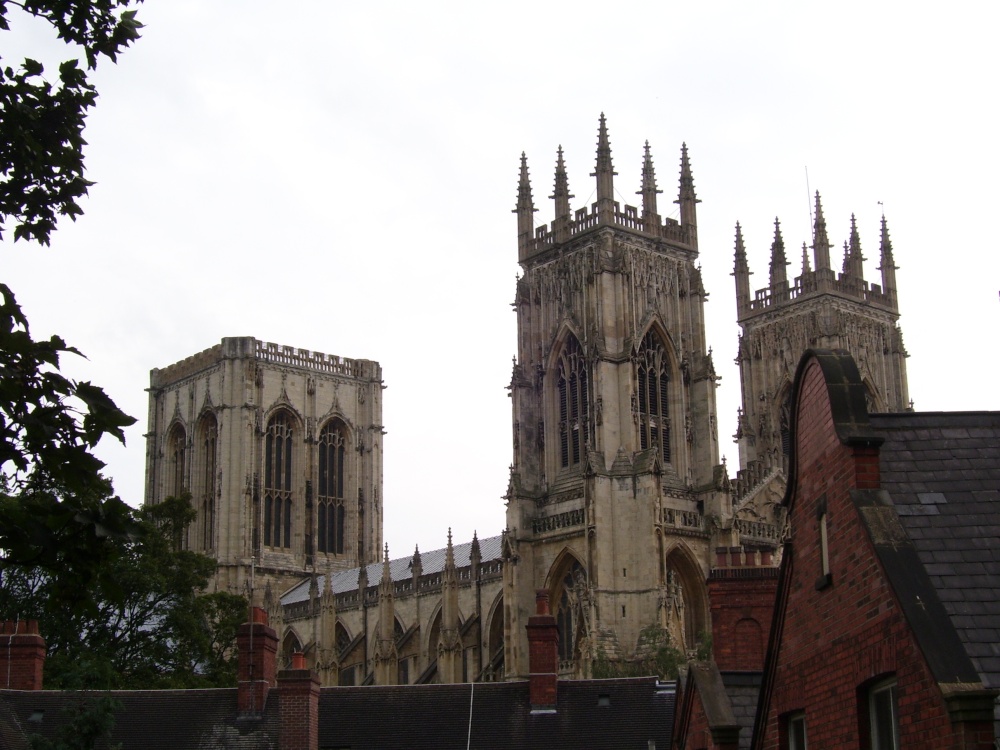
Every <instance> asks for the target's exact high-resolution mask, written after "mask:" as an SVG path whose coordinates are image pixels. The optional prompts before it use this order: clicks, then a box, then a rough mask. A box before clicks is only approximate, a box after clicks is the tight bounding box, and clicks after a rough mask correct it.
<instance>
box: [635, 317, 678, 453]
mask: <svg viewBox="0 0 1000 750" xmlns="http://www.w3.org/2000/svg"><path fill="white" fill-rule="evenodd" d="M635 373H636V390H637V391H638V393H637V403H636V409H637V416H638V422H639V450H647V449H648V448H653V447H655V448H657V450H658V451H659V452H660V455H661V456H662V457H663V460H664V461H665V462H668V463H669V461H670V405H669V401H668V391H669V387H668V386H669V384H670V367H669V362H668V360H667V353H666V351H665V350H664V348H663V343H662V342H661V341H660V337H659V336H657V335H656V334H655V333H654V332H653V331H649V332H648V333H647V334H646V335H645V336H644V337H643V339H642V344H640V345H639V351H638V352H637V353H636V360H635Z"/></svg>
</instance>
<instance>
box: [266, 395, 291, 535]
mask: <svg viewBox="0 0 1000 750" xmlns="http://www.w3.org/2000/svg"><path fill="white" fill-rule="evenodd" d="M293 432H294V422H293V421H292V417H291V415H289V414H288V413H286V412H283V411H279V412H278V413H277V414H275V415H274V416H273V417H271V420H270V421H269V422H268V423H267V433H266V435H265V436H264V544H266V545H268V546H270V547H284V548H290V547H291V546H292V434H293Z"/></svg>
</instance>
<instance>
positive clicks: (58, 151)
mask: <svg viewBox="0 0 1000 750" xmlns="http://www.w3.org/2000/svg"><path fill="white" fill-rule="evenodd" d="M136 2H141V0H23V2H14V0H0V30H2V31H9V30H10V13H9V10H10V7H11V6H14V7H16V8H20V9H21V10H22V11H23V12H25V13H28V14H30V15H33V16H36V17H38V18H41V19H44V20H46V21H48V22H49V23H50V24H51V25H52V27H53V29H54V30H55V31H56V34H57V36H58V38H59V39H61V40H62V41H63V42H65V43H66V44H67V48H68V50H69V51H70V52H71V53H72V52H76V53H77V54H82V57H83V59H82V60H80V59H77V58H73V59H69V60H66V61H65V62H63V63H62V64H61V65H60V66H59V76H58V81H56V82H52V81H49V80H47V79H46V78H45V70H44V68H43V66H42V64H41V63H39V62H38V61H36V60H33V59H30V58H28V59H25V60H23V61H22V62H21V63H20V64H19V65H18V66H17V67H16V68H15V67H13V66H10V65H7V66H3V67H0V111H2V112H3V117H2V118H0V238H2V237H3V231H4V230H5V228H6V225H7V223H8V221H10V220H13V223H14V240H15V241H16V240H18V239H27V240H35V241H37V242H39V243H41V244H43V245H47V244H48V243H49V236H50V235H51V233H52V232H53V231H54V230H55V227H56V222H57V220H58V218H59V217H60V216H68V217H69V218H70V219H74V220H75V219H76V217H77V216H79V215H80V214H82V213H83V209H82V208H80V204H79V202H78V201H79V200H80V198H82V197H83V196H84V195H86V194H87V190H88V188H89V187H90V186H91V185H92V184H93V183H92V182H90V181H89V180H88V179H87V178H86V177H85V176H84V160H83V149H84V146H85V145H86V141H85V140H84V138H83V130H84V127H85V125H86V120H87V113H88V111H89V110H90V108H91V107H93V106H94V104H95V103H96V101H97V89H96V88H95V87H94V85H93V83H92V82H91V81H90V80H89V78H88V77H87V76H88V71H92V70H94V69H96V68H97V63H98V61H99V60H100V59H101V58H102V57H104V58H107V59H109V60H111V61H112V62H114V61H116V60H117V58H118V54H119V53H120V52H121V51H122V50H123V49H124V48H125V47H127V46H128V45H129V44H131V43H132V42H133V41H135V40H136V39H138V38H139V29H140V28H142V24H141V23H139V22H138V21H137V20H136V17H135V11H134V10H130V9H129V6H131V5H135V4H136ZM77 51H78V52H77ZM81 63H82V65H81Z"/></svg>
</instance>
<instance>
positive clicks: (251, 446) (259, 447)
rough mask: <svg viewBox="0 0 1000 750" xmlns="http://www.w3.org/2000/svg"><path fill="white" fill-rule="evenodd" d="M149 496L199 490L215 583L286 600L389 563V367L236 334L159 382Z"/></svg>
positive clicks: (158, 376) (197, 534)
mask: <svg viewBox="0 0 1000 750" xmlns="http://www.w3.org/2000/svg"><path fill="white" fill-rule="evenodd" d="M149 381H150V387H149V423H148V424H149V431H148V432H147V434H146V499H145V502H146V503H147V504H151V503H158V502H160V501H161V500H163V499H164V498H165V497H168V496H170V495H179V494H181V493H184V492H189V493H190V495H191V499H192V503H193V506H194V508H195V510H196V511H197V518H196V519H195V522H194V523H193V524H192V525H191V527H190V528H189V529H188V536H187V539H186V540H185V544H186V545H187V547H188V548H190V549H193V550H197V551H199V552H203V553H205V554H207V555H210V556H211V557H214V558H215V559H216V560H217V561H218V563H219V567H218V571H217V573H216V580H215V583H214V585H215V586H216V587H217V588H219V589H223V590H229V591H233V592H237V593H248V592H249V581H250V577H251V565H252V566H253V568H254V571H255V574H256V578H255V584H254V588H255V590H256V591H257V592H258V593H259V592H261V591H263V590H264V588H265V586H266V585H267V584H268V583H271V584H273V585H274V586H275V588H276V589H277V591H279V592H280V591H283V590H284V589H285V588H286V587H287V586H288V585H291V584H292V583H293V582H295V581H297V580H299V579H301V578H303V577H304V576H306V575H308V573H309V572H310V571H313V570H316V569H319V570H320V571H330V570H341V569H347V568H353V567H356V566H358V565H360V564H366V563H371V562H375V561H377V560H379V559H380V552H381V548H382V369H381V367H379V364H378V363H377V362H372V361H369V360H352V359H346V358H343V357H338V356H330V355H326V354H322V353H319V352H310V351H307V350H305V349H297V348H293V347H290V346H280V345H278V344H270V343H265V342H263V341H258V340H257V339H254V338H250V337H243V338H225V339H222V342H221V343H220V344H217V345H215V346H213V347H211V348H210V349H206V350H205V351H203V352H200V353H198V354H195V355H193V356H191V357H188V358H187V359H184V360H181V361H180V362H177V363H175V364H173V365H170V366H169V367H165V368H162V369H154V370H152V371H151V372H150V376H149Z"/></svg>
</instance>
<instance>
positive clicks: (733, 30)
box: [0, 0, 1000, 557]
mask: <svg viewBox="0 0 1000 750" xmlns="http://www.w3.org/2000/svg"><path fill="white" fill-rule="evenodd" d="M998 7H1000V6H997V5H994V4H992V3H984V2H980V3H975V4H973V3H955V4H952V5H949V6H944V5H941V4H940V3H935V4H933V5H931V4H930V3H914V2H906V3H902V2H899V3H877V4H875V3H868V2H863V3H862V2H859V3H850V2H841V3H835V4H834V3H826V4H817V3H801V2H794V3H791V2H790V3H768V2H755V3H745V2H732V3H726V2H718V3H679V2H674V3H671V2H657V3H653V2H647V3H631V2H619V3H616V4H614V5H611V4H608V3H606V2H602V3H595V2H572V3H569V2H531V3H527V2H507V3H502V4H490V5H487V4H484V3H470V2H461V3H460V2H455V3H444V2H435V1H433V0H428V1H427V2H421V3H413V2H380V3H377V2H371V3H350V4H348V3H344V2H314V1H306V2H297V3H275V2H273V1H272V2H267V3H264V2H258V1H257V0H201V1H200V2H195V1H193V0H148V2H147V3H146V4H144V5H143V6H140V8H139V19H140V20H141V21H142V22H143V23H145V24H146V28H145V29H144V32H143V38H142V39H141V40H140V41H139V42H138V43H137V44H136V45H135V46H134V47H133V48H132V49H130V50H128V51H127V52H126V53H125V54H124V55H123V56H122V57H121V59H120V62H119V64H118V65H117V66H116V65H111V64H108V63H107V62H103V63H101V65H100V69H99V71H98V73H97V75H96V76H95V80H96V82H97V84H98V87H99V91H100V99H99V103H98V106H97V108H96V109H95V110H94V112H93V114H92V116H91V118H90V121H89V125H88V128H87V131H86V134H85V135H86V138H87V140H88V142H89V144H90V145H89V147H88V148H87V152H86V155H87V167H88V176H89V178H90V179H92V180H94V181H95V182H96V183H97V184H96V185H95V186H94V187H93V188H92V189H91V192H90V196H89V198H87V199H85V200H84V202H83V209H84V211H85V214H84V216H83V217H81V218H80V219H79V220H78V221H77V222H76V223H75V224H73V223H70V222H65V223H64V224H62V225H61V226H60V228H59V230H58V232H57V233H56V234H55V235H54V237H53V240H52V245H51V247H50V248H40V247H37V246H33V245H29V244H26V243H23V242H18V243H17V244H12V243H11V242H10V241H9V239H5V240H4V242H3V244H2V247H0V251H2V253H3V261H2V263H3V266H2V267H3V272H2V280H3V281H4V282H6V283H8V284H9V285H10V286H11V287H12V288H13V290H14V291H15V293H16V294H17V296H18V300H19V301H20V303H21V305H22V306H23V308H24V310H25V312H26V313H27V315H28V318H29V320H30V322H31V326H32V331H33V334H34V335H35V336H36V337H47V336H49V335H51V334H53V333H58V334H60V335H62V336H63V337H64V338H65V339H66V340H67V341H68V342H69V343H70V344H72V345H74V346H76V347H78V348H79V349H80V350H81V351H83V352H84V353H85V354H86V355H87V356H88V358H89V359H88V360H87V361H83V360H78V359H77V360H75V361H67V362H66V363H65V364H66V369H67V370H68V371H69V372H70V373H71V374H72V375H73V376H74V377H77V378H80V379H87V380H92V381H93V382H95V383H97V384H99V385H101V386H103V387H104V388H105V389H106V390H107V391H108V392H109V393H110V394H111V396H112V397H113V398H114V399H115V400H116V401H117V402H118V404H119V405H120V406H121V407H123V408H124V409H125V410H126V411H127V412H129V413H130V414H132V415H134V416H136V417H138V419H139V422H138V424H136V425H135V426H134V427H133V428H132V429H130V430H129V431H128V446H127V447H126V448H120V447H118V446H116V445H113V444H110V443H109V444H106V445H102V446H101V448H100V451H99V453H100V455H101V456H102V457H103V458H104V459H105V460H106V461H107V462H108V472H109V474H110V475H111V477H112V478H113V479H114V483H115V487H116V490H117V492H118V493H119V494H120V495H121V496H122V497H123V498H124V499H125V500H127V501H128V502H129V503H132V504H139V503H141V502H142V497H143V494H142V493H143V473H144V456H145V440H144V438H143V433H144V432H145V431H146V426H147V425H146V421H147V420H146V414H147V400H146V393H145V392H144V390H143V389H144V388H146V387H147V386H148V385H149V370H150V369H151V368H154V367H164V366H166V365H168V364H171V363H173V362H176V361H177V360H179V359H182V358H183V357H185V356H188V355H190V354H193V353H195V352H198V351H201V350H202V349H205V348H208V347H210V346H212V345H213V344H216V343H218V342H219V341H220V340H221V339H222V338H223V337H224V336H255V337H257V338H259V339H262V340H265V341H274V342H278V343H282V344H288V345H292V346H296V347H301V348H305V349H312V350H318V351H322V352H327V353H330V354H338V355H342V356H346V357H352V358H367V359H375V360H378V361H379V362H380V363H381V364H382V368H383V374H384V379H385V384H386V386H387V390H386V391H385V400H384V414H383V419H384V423H385V426H386V430H387V433H388V434H387V435H386V437H385V495H384V497H385V516H386V524H385V537H386V540H387V541H388V543H389V546H390V552H391V553H392V555H393V556H394V557H398V556H401V555H406V554H409V553H410V552H411V551H412V549H413V546H414V544H415V543H419V545H420V547H421V549H424V550H427V549H433V548H437V547H440V546H443V544H444V542H445V540H446V534H447V528H448V526H449V525H450V526H452V527H453V529H454V533H455V538H456V540H458V541H464V540H467V539H468V538H469V537H470V536H471V535H472V532H473V530H474V529H475V530H478V532H479V535H480V536H490V535H493V534H497V533H499V532H500V530H501V529H502V528H503V525H504V502H503V500H502V495H503V494H504V492H505V490H506V485H507V473H508V466H509V464H510V460H511V437H510V401H509V399H508V397H507V393H506V390H505V387H506V385H507V384H508V383H509V380H510V368H511V357H512V355H513V354H514V351H515V318H514V315H513V312H512V310H511V307H510V303H511V301H512V300H513V296H514V281H515V277H516V274H517V273H518V267H517V263H516V258H517V236H516V217H515V216H514V215H513V214H512V213H511V209H513V208H514V202H515V193H516V185H517V175H518V166H519V157H520V154H521V152H522V151H524V152H526V153H527V156H528V164H529V167H530V171H531V178H532V187H533V190H534V197H535V205H536V206H537V207H538V208H539V209H540V210H539V211H538V213H537V214H536V221H537V222H538V223H539V224H541V223H548V222H550V221H551V219H552V205H551V201H549V200H547V196H548V195H550V194H551V188H552V178H553V167H554V163H555V155H556V148H557V146H558V145H559V144H562V146H563V148H564V150H565V158H566V163H567V169H568V173H569V181H570V189H571V192H572V193H574V194H575V196H576V198H575V199H574V200H573V201H572V204H573V208H574V209H575V208H579V207H582V206H584V205H589V204H590V203H592V202H593V200H594V197H593V192H594V181H593V178H591V177H589V174H590V172H592V171H593V166H594V158H595V146H596V137H597V121H598V116H599V115H600V113H601V112H604V113H605V114H606V115H607V118H608V128H609V133H610V137H611V147H612V153H613V158H614V165H615V168H616V170H617V172H618V177H617V178H616V181H615V188H616V191H617V193H618V195H619V197H618V200H619V201H620V202H621V203H622V204H625V203H629V204H632V205H638V204H639V197H638V196H636V195H635V191H636V190H638V189H639V177H640V167H641V160H642V147H643V143H644V142H645V141H646V140H647V139H648V140H649V142H650V145H651V148H652V153H653V157H654V160H655V165H656V174H657V178H658V182H659V186H660V187H661V188H662V189H663V190H664V195H663V196H662V197H661V199H660V200H661V204H660V212H661V213H662V214H665V215H666V214H668V213H669V211H670V209H671V208H676V207H672V206H671V204H670V201H672V200H673V199H674V198H676V190H677V177H678V164H679V158H680V146H681V143H682V142H685V141H686V142H687V144H688V147H689V150H690V156H691V163H692V167H693V171H694V178H695V185H696V189H697V193H698V197H699V198H700V199H701V200H702V203H701V205H700V206H699V209H698V234H699V240H700V245H701V258H700V261H701V264H702V266H703V271H704V277H705V285H706V288H707V289H708V290H709V292H710V294H711V297H710V299H709V301H708V303H707V305H706V313H707V320H708V340H709V342H710V344H711V345H712V347H713V349H714V352H715V363H716V369H717V370H718V372H719V374H720V375H721V376H722V378H723V380H722V384H721V388H720V391H719V414H720V439H721V440H720V444H721V446H722V448H723V450H724V451H725V453H726V454H727V456H728V458H729V465H730V467H731V468H735V466H736V464H737V463H738V453H737V451H736V446H735V445H733V444H732V443H731V442H730V438H729V436H730V435H732V433H733V432H735V416H736V408H737V405H738V398H739V375H738V372H737V370H736V367H735V365H734V364H733V358H734V357H735V354H736V345H737V335H738V327H737V325H736V323H735V303H734V293H733V279H732V278H731V277H730V275H729V274H730V273H731V271H732V263H733V259H732V258H733V235H734V225H735V223H736V222H737V221H739V222H741V224H742V226H743V234H744V238H745V241H746V245H747V253H748V256H749V259H750V266H751V270H752V271H754V272H755V275H754V276H753V277H752V279H751V281H752V282H753V283H754V285H755V288H756V287H759V286H763V285H765V284H766V282H767V265H768V260H769V248H770V243H771V239H772V236H773V222H774V218H775V216H778V217H780V218H781V222H782V227H783V234H784V240H785V244H786V247H787V248H788V254H789V258H790V259H792V260H793V265H792V266H791V267H790V269H789V272H790V273H789V275H790V276H794V275H797V274H798V273H799V270H800V265H799V264H800V261H799V258H800V256H801V245H802V242H803V241H806V240H810V239H811V235H810V232H811V229H810V220H809V199H808V190H809V189H811V190H813V191H815V190H819V191H820V193H821V194H822V197H823V207H824V213H825V216H826V220H827V224H828V227H829V232H830V239H831V241H832V242H833V243H834V245H835V246H836V247H839V246H841V245H842V243H843V241H844V240H845V239H846V238H847V233H848V229H849V226H850V217H851V213H852V212H853V213H855V214H856V215H857V221H858V227H859V231H860V233H861V241H862V248H863V250H864V252H865V255H866V257H867V258H868V261H867V263H866V266H865V270H866V278H868V279H869V280H874V281H876V282H877V281H879V276H878V272H877V271H876V270H875V269H876V267H877V265H878V238H879V217H880V216H881V211H882V206H881V205H880V204H879V203H880V202H881V203H882V204H884V209H885V215H886V217H887V219H888V222H889V229H890V232H891V235H892V241H893V247H894V250H895V258H896V263H897V265H898V266H899V267H900V268H899V271H898V272H897V280H898V285H899V304H900V309H901V312H902V319H901V326H902V329H903V336H904V341H905V344H906V347H907V350H908V351H909V353H910V358H909V360H908V372H909V383H910V395H911V397H912V398H913V400H914V401H915V405H916V408H917V409H919V410H954V409H997V408H1000V396H998V389H997V388H996V386H995V385H994V381H995V380H996V370H997V365H998V360H1000V357H998V355H997V346H996V333H995V328H996V324H997V319H998V315H997V312H998V310H997V306H998V296H997V295H998V279H1000V274H998V270H1000V268H998V266H1000V261H998V251H997V247H996V241H995V239H994V237H995V235H996V231H995V221H996V207H997V205H998V203H1000V201H998V198H1000V195H998V192H1000V191H998V188H997V182H996V174H997V172H998V166H1000V153H998V152H1000V147H998V138H997V132H998V127H997V110H998V105H997V74H998V71H1000V66H998V52H997V50H998V45H997V44H996V40H995V33H996V29H997V28H998V26H1000V23H998V21H1000V18H998V16H1000V11H998ZM612 8H613V10H612ZM12 20H13V27H14V28H13V30H12V31H11V32H8V33H4V34H3V35H2V40H3V41H2V45H3V49H4V53H3V57H4V60H3V64H4V65H10V64H12V63H14V62H15V61H16V60H18V59H20V57H22V56H24V55H29V56H32V57H35V58H36V59H41V60H42V61H43V62H44V63H45V64H46V69H47V70H48V71H50V73H54V71H55V69H56V68H55V65H56V63H57V62H58V61H59V60H61V59H64V58H65V57H66V52H65V50H64V49H61V48H60V45H58V44H57V43H56V42H55V41H54V38H53V35H52V34H51V32H50V30H49V29H48V27H46V26H45V25H44V24H37V23H26V22H24V21H23V20H22V19H19V18H13V19H12ZM807 174H808V178H807ZM807 188H808V189H807ZM673 216H675V217H676V211H675V212H674V213H673ZM9 230H10V227H8V232H9ZM8 237H9V233H8ZM839 263H840V259H839V257H838V259H837V261H836V265H837V266H838V267H839Z"/></svg>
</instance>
